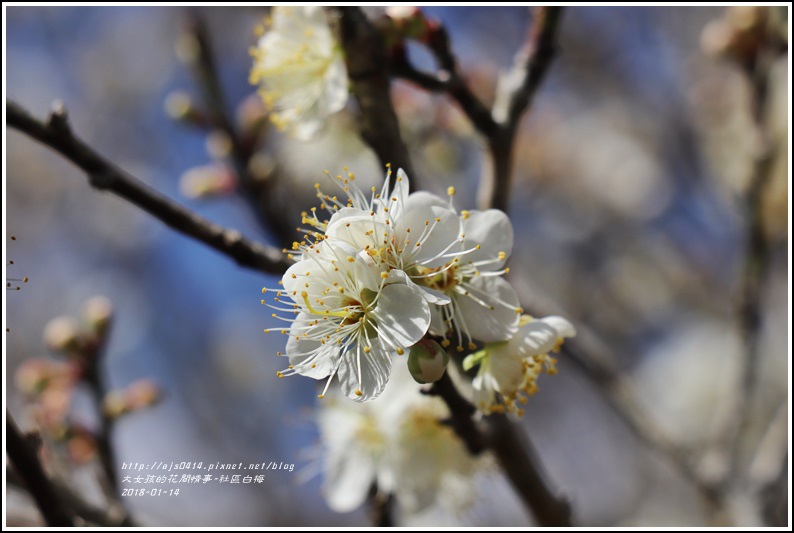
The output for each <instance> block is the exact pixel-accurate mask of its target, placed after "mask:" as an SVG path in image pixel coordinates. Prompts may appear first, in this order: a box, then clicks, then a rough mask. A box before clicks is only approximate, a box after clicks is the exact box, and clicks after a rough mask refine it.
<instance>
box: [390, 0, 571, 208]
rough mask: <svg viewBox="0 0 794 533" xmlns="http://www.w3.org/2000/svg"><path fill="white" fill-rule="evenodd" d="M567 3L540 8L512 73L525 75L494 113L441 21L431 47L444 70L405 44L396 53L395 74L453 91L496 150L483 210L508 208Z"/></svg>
mask: <svg viewBox="0 0 794 533" xmlns="http://www.w3.org/2000/svg"><path fill="white" fill-rule="evenodd" d="M562 12H563V8H562V7H539V8H537V9H536V10H535V17H534V22H533V26H532V30H531V31H530V34H529V38H528V40H527V45H526V47H525V48H524V50H523V51H522V52H521V53H520V54H519V56H518V57H517V58H516V65H515V67H514V71H513V72H512V73H511V76H512V75H518V76H520V79H519V80H518V83H516V84H515V88H514V89H513V91H512V92H510V93H509V94H505V95H501V99H502V101H497V103H496V105H495V106H494V110H493V111H491V110H490V109H488V107H487V106H486V105H485V104H483V103H482V101H480V100H479V99H478V98H477V97H476V96H475V95H474V93H472V92H471V89H469V87H468V85H467V84H466V83H465V82H464V80H463V78H462V76H461V73H460V68H459V66H458V62H457V59H456V58H455V55H454V54H453V52H452V47H451V45H450V42H449V36H448V34H447V31H446V29H445V28H444V27H443V26H441V25H439V26H438V27H436V28H433V29H432V30H429V32H428V40H427V45H428V47H429V49H430V51H431V52H432V53H433V55H434V56H435V58H436V61H437V62H438V65H439V69H440V70H439V72H437V73H435V74H429V73H426V72H422V71H420V70H418V69H416V68H415V67H414V66H413V65H411V63H410V61H409V60H408V57H407V56H406V53H405V49H404V48H398V49H397V50H396V51H395V53H394V57H393V63H392V73H393V74H394V75H395V76H397V77H400V78H403V79H406V80H408V81H411V82H413V83H416V84H417V85H419V86H420V87H423V88H425V89H427V90H429V91H434V92H445V93H447V94H448V95H449V96H450V97H451V98H452V99H453V100H455V102H457V104H458V105H459V106H460V108H461V109H462V110H463V112H464V113H465V114H466V116H467V117H468V118H469V120H470V121H471V123H472V124H473V125H474V127H475V128H476V129H477V131H478V132H479V133H480V135H482V136H483V137H484V138H485V141H486V143H487V144H488V148H489V151H490V157H491V170H490V173H489V174H487V175H484V176H483V178H482V181H481V184H480V190H479V191H478V203H479V207H480V208H481V209H489V208H496V209H501V210H502V211H507V207H508V199H509V195H510V182H511V180H510V178H511V173H512V166H513V145H514V140H515V133H516V129H517V128H518V124H519V121H520V119H521V117H522V116H523V114H524V112H525V111H526V110H527V109H528V108H529V107H530V106H531V105H532V100H533V98H534V96H535V94H536V93H537V90H538V88H539V87H540V84H541V82H542V81H543V79H544V78H545V77H546V73H547V72H548V69H549V67H550V66H551V63H552V60H553V59H554V56H555V55H556V51H557V44H556V41H557V31H558V29H559V25H560V20H561V18H562Z"/></svg>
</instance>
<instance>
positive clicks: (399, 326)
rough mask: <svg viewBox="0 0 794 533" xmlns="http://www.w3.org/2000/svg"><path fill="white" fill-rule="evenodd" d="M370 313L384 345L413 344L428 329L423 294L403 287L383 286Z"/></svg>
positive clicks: (426, 307)
mask: <svg viewBox="0 0 794 533" xmlns="http://www.w3.org/2000/svg"><path fill="white" fill-rule="evenodd" d="M371 314H372V316H373V318H374V319H375V322H376V323H377V325H378V329H380V330H381V331H382V332H383V334H384V335H385V336H386V337H387V342H389V343H392V344H396V345H397V346H395V347H400V348H408V347H410V346H412V345H414V344H416V342H417V341H418V340H419V339H421V338H422V337H424V335H425V333H427V328H428V327H429V326H430V309H429V308H428V306H427V302H426V301H425V298H424V296H423V293H422V292H421V291H419V290H416V289H414V288H411V287H408V286H407V285H400V284H392V285H386V286H385V287H384V288H383V291H382V292H381V294H380V299H379V300H378V304H377V307H376V308H375V309H374V311H372V313H371Z"/></svg>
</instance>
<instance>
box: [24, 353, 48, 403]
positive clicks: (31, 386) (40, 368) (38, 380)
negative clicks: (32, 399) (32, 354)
mask: <svg viewBox="0 0 794 533" xmlns="http://www.w3.org/2000/svg"><path fill="white" fill-rule="evenodd" d="M52 376H53V369H52V361H49V360H47V359H38V358H36V359H28V360H26V361H25V362H23V363H22V364H21V365H19V368H18V369H17V372H16V376H15V377H16V383H17V388H18V389H19V390H20V391H21V392H22V393H23V394H27V395H29V396H34V395H37V394H39V393H40V392H41V391H42V390H44V388H45V387H46V386H47V383H48V382H49V381H50V379H52Z"/></svg>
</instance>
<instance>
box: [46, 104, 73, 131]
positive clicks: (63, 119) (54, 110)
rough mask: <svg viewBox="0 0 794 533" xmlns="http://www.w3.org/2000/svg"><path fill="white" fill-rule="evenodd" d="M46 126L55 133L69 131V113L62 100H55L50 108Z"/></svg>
mask: <svg viewBox="0 0 794 533" xmlns="http://www.w3.org/2000/svg"><path fill="white" fill-rule="evenodd" d="M47 127H48V128H49V129H51V130H52V131H53V133H57V134H67V133H70V132H71V128H70V127H69V113H68V112H67V111H66V105H65V104H64V103H63V100H55V101H53V102H52V106H51V108H50V115H49V117H47Z"/></svg>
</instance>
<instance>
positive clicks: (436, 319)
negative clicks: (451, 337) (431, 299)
mask: <svg viewBox="0 0 794 533" xmlns="http://www.w3.org/2000/svg"><path fill="white" fill-rule="evenodd" d="M448 330H449V326H447V323H446V322H445V321H444V315H443V314H442V312H441V308H440V307H438V306H436V305H431V306H430V329H429V330H428V331H429V332H430V333H431V334H433V335H437V336H439V337H444V336H446V334H447V331H448Z"/></svg>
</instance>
